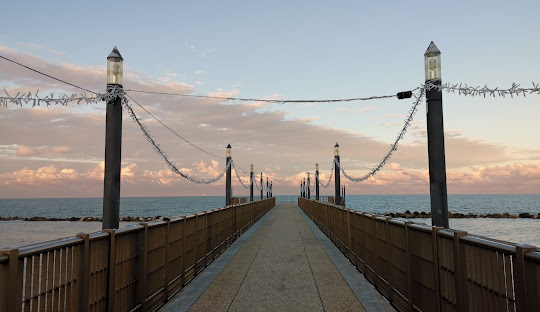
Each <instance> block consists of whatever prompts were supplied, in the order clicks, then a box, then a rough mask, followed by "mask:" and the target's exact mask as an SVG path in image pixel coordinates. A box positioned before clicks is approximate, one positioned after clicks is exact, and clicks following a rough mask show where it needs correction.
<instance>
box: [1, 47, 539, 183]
mask: <svg viewBox="0 0 540 312" xmlns="http://www.w3.org/2000/svg"><path fill="white" fill-rule="evenodd" d="M0 58H1V59H4V60H6V61H9V62H12V63H15V64H17V65H19V66H22V67H25V68H27V69H29V70H32V71H34V72H36V73H39V74H41V75H45V76H47V77H49V78H52V79H54V80H57V81H59V82H62V83H65V84H67V85H70V86H73V87H76V88H79V89H81V90H84V91H85V93H79V94H75V93H73V94H60V95H58V96H55V94H54V93H50V94H48V95H45V96H41V95H40V94H39V91H37V92H22V93H21V92H18V93H16V94H10V93H9V92H8V91H7V90H5V89H4V90H3V93H0V107H7V106H8V105H9V104H13V105H15V106H21V107H22V106H23V105H28V104H31V105H32V107H42V106H45V107H50V106H56V105H62V106H66V105H68V104H69V103H76V104H77V105H80V104H81V103H82V104H97V103H99V102H103V101H104V102H110V101H112V100H114V99H116V98H118V97H120V98H121V99H122V104H123V106H124V107H125V108H126V109H127V111H128V113H129V115H130V116H131V118H132V120H133V122H135V123H136V124H137V125H138V127H139V128H140V130H141V132H142V134H143V135H144V137H145V138H146V140H147V141H148V143H150V145H151V146H152V148H153V149H154V151H155V152H156V154H157V155H158V156H160V157H161V158H162V159H163V160H164V161H165V164H166V165H167V167H168V168H169V169H170V170H171V171H172V172H174V173H176V174H178V175H179V176H180V177H182V178H184V179H186V180H187V181H189V182H192V183H195V184H212V183H215V182H217V181H219V180H220V179H222V178H223V176H224V175H225V173H226V172H227V170H229V168H231V167H232V169H235V173H236V177H237V179H238V181H239V182H240V184H241V185H242V186H243V187H244V188H249V187H250V186H251V185H252V184H255V187H256V188H257V189H258V190H259V191H261V190H264V189H265V187H264V183H261V186H260V187H259V185H258V183H257V182H256V181H255V182H254V181H252V180H251V179H250V182H249V183H248V184H245V183H244V181H243V180H242V178H241V177H240V175H239V173H238V169H237V168H239V167H237V166H236V165H235V163H234V161H232V160H231V161H229V162H227V164H226V166H225V168H224V170H223V171H221V172H220V173H219V174H218V175H217V176H215V177H212V178H207V179H205V178H196V177H194V176H191V175H189V174H188V173H187V172H185V170H182V169H178V167H177V166H176V165H175V164H174V163H173V162H172V161H171V160H170V159H169V157H168V156H167V154H166V153H165V152H164V150H163V149H162V147H161V146H160V145H159V144H158V143H157V142H156V140H155V139H154V138H153V137H152V135H151V134H150V132H149V130H148V128H147V127H146V126H145V125H144V124H143V122H142V120H141V119H140V118H139V117H138V116H137V115H136V113H135V111H134V110H133V106H132V104H131V103H130V101H129V100H128V98H129V99H131V100H132V101H133V102H134V103H135V104H136V105H137V106H139V107H140V108H142V109H143V110H144V111H145V112H147V113H148V114H150V116H151V117H152V118H154V119H155V120H157V121H158V122H159V123H160V124H161V125H162V126H164V127H165V128H167V129H168V130H169V131H171V132H172V133H173V134H175V135H176V136H178V137H180V138H181V139H182V140H184V141H185V142H187V143H189V144H190V145H192V146H193V147H194V148H197V149H199V150H200V151H202V152H204V153H206V154H208V155H210V156H213V157H216V158H224V157H221V156H218V155H215V154H213V153H210V152H208V151H206V150H204V149H202V148H200V147H199V146H197V145H195V144H193V143H192V142H190V141H189V140H187V139H185V138H184V137H183V136H181V135H180V134H178V133H177V132H176V131H174V130H173V129H172V128H170V127H169V126H168V125H166V124H165V123H164V122H162V121H161V120H159V119H158V118H157V117H156V116H155V115H153V114H152V113H150V112H149V111H148V110H147V109H145V108H144V106H142V105H141V104H139V103H138V102H137V101H135V100H134V99H133V98H132V97H131V96H130V95H129V92H133V93H146V94H160V95H171V96H183V97H194V98H210V99H219V100H221V101H242V102H267V103H279V104H287V103H337V102H352V101H369V100H378V99H388V98H397V99H406V98H410V97H413V98H414V101H413V104H412V107H411V108H410V109H409V113H408V115H407V117H406V119H405V120H404V124H403V127H402V128H401V130H400V131H399V132H398V134H397V137H396V140H395V141H394V142H393V143H392V144H391V145H390V148H389V150H388V152H387V153H386V154H385V155H384V156H383V157H382V159H381V161H380V162H379V163H378V164H377V165H375V166H374V167H373V168H372V169H371V170H370V171H368V173H366V174H365V175H363V176H360V177H354V176H351V175H350V174H348V173H347V171H346V170H345V169H344V168H343V167H342V164H341V163H340V162H338V161H336V160H335V161H334V162H333V163H332V167H331V171H330V174H329V179H328V182H327V183H321V182H320V181H319V177H318V176H317V177H316V181H319V184H320V186H322V187H323V188H327V187H328V186H329V185H330V182H331V180H332V176H333V174H332V173H333V171H334V166H335V167H337V168H338V169H339V170H340V171H341V173H343V175H344V176H345V177H346V178H347V179H348V180H350V181H351V182H355V183H358V182H362V181H365V180H367V179H370V178H371V177H373V176H374V175H376V174H377V172H379V171H380V170H381V169H382V168H383V167H384V166H385V164H386V163H387V162H388V160H389V159H390V158H391V156H392V154H393V152H395V151H396V150H397V148H398V143H399V142H400V141H401V140H402V139H403V138H404V137H405V134H406V133H407V130H408V128H409V126H410V125H411V122H412V120H413V118H414V115H415V114H416V112H417V110H418V106H419V104H420V102H421V100H422V99H423V98H424V95H425V93H426V92H427V91H430V90H438V91H441V92H443V91H444V92H447V93H454V94H458V95H463V96H472V97H475V96H482V97H503V98H505V97H508V96H510V97H511V98H514V96H523V97H526V96H527V95H531V94H534V95H540V84H538V83H535V82H532V87H521V85H520V84H516V83H512V85H511V87H509V88H498V87H497V88H489V87H488V86H487V85H485V86H483V87H473V86H469V85H467V84H463V83H457V84H452V83H445V84H437V83H433V82H430V81H428V82H426V83H425V84H421V85H420V86H419V87H417V88H415V89H413V90H411V91H405V92H398V93H397V94H392V95H380V96H370V97H354V98H343V99H326V100H287V99H264V98H240V97H219V96H204V95H192V94H181V93H166V92H155V91H143V90H131V89H127V90H123V89H122V88H119V87H117V86H108V88H107V90H106V92H104V93H97V92H94V91H91V90H88V89H86V88H83V87H80V86H77V85H74V84H72V83H69V82H67V81H64V80H62V79H59V78H56V77H53V76H51V75H48V74H46V73H43V72H40V71H38V70H35V69H33V68H31V67H28V66H26V65H24V64H21V63H18V62H15V61H13V60H11V59H9V58H6V57H4V56H1V55H0ZM86 92H87V93H86ZM239 169H240V170H242V169H241V168H239ZM242 171H243V170H242ZM243 172H244V173H246V172H245V171H243ZM253 180H256V179H253ZM308 187H309V188H310V189H311V185H310V186H308ZM268 189H269V187H267V190H268Z"/></svg>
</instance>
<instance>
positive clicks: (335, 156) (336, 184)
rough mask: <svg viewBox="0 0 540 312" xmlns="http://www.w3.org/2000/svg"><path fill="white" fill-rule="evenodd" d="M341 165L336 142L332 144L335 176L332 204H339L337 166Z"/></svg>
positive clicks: (339, 191)
mask: <svg viewBox="0 0 540 312" xmlns="http://www.w3.org/2000/svg"><path fill="white" fill-rule="evenodd" d="M338 164H340V165H339V166H341V163H340V157H339V144H338V143H337V142H336V145H334V166H335V167H334V171H335V174H336V177H335V179H334V180H335V181H334V182H335V186H334V204H336V205H341V184H340V183H341V181H340V180H341V179H340V177H341V174H340V172H339V166H338Z"/></svg>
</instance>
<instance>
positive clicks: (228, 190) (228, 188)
mask: <svg viewBox="0 0 540 312" xmlns="http://www.w3.org/2000/svg"><path fill="white" fill-rule="evenodd" d="M226 155H227V157H226V159H227V164H226V165H227V166H228V167H227V176H226V177H225V206H229V205H230V204H231V203H232V187H231V173H232V164H231V144H229V145H227V152H226Z"/></svg>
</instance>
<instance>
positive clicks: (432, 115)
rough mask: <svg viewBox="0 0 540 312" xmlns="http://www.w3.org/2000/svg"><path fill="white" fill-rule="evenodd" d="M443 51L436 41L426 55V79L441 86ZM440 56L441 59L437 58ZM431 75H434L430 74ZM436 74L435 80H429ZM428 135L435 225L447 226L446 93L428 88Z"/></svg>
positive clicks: (433, 223)
mask: <svg viewBox="0 0 540 312" xmlns="http://www.w3.org/2000/svg"><path fill="white" fill-rule="evenodd" d="M440 53H441V52H440V51H439V49H438V48H437V46H435V44H434V43H433V42H431V44H430V45H429V47H428V49H427V51H426V53H425V54H424V56H425V57H426V82H429V83H431V84H434V85H441V79H440V77H437V76H439V75H440V72H437V66H439V70H440V64H437V61H439V63H440ZM437 57H438V58H437ZM428 73H429V75H431V76H428ZM431 77H434V79H428V78H431ZM426 102H427V103H426V111H427V136H428V157H429V191H430V199H431V219H432V225H433V226H440V227H444V228H445V229H447V228H448V227H449V224H448V194H447V188H446V160H445V149H444V125H443V108H442V92H441V90H438V89H431V90H428V91H426Z"/></svg>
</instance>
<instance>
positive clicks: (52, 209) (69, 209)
mask: <svg viewBox="0 0 540 312" xmlns="http://www.w3.org/2000/svg"><path fill="white" fill-rule="evenodd" d="M296 200H297V197H296V196H295V195H285V196H279V195H278V196H276V201H277V202H278V203H279V202H281V201H293V202H295V201H296ZM224 205H225V198H224V196H192V197H190V196H182V197H123V198H121V200H120V217H128V216H129V217H160V216H161V217H177V216H182V215H189V214H193V213H197V212H202V211H205V210H212V209H215V208H220V207H223V206H224ZM346 205H347V208H351V209H355V210H359V211H365V212H372V213H378V214H383V213H385V212H394V213H402V212H405V211H407V210H409V211H410V212H415V211H417V212H429V211H430V199H429V195H347V197H346ZM102 207H103V201H102V199H101V198H39V199H38V198H36V199H0V217H4V218H6V217H15V216H16V217H19V218H32V217H45V218H71V217H76V218H81V217H98V218H100V217H101V215H102V209H103V208H102ZM448 209H449V211H450V212H452V213H462V214H468V213H473V214H482V215H485V214H494V213H499V214H503V213H509V214H516V215H518V214H519V213H523V212H527V213H530V214H540V194H507V195H504V194H496V195H491V194H490V195H484V194H474V195H472V194H461V195H460V194H450V195H448ZM404 220H409V221H413V222H416V223H422V224H427V225H431V222H430V221H431V219H404ZM449 222H450V228H452V229H456V230H464V231H467V232H469V233H472V234H475V235H480V236H485V237H489V238H494V239H498V240H503V241H508V242H512V243H520V244H530V245H534V246H539V247H540V219H521V218H517V219H490V218H471V219H454V218H451V219H450V220H449ZM130 224H136V222H120V227H124V226H128V225H130ZM100 230H101V222H79V221H20V220H17V221H0V249H5V248H17V247H21V246H25V245H29V244H33V243H39V242H43V241H47V240H53V239H57V238H63V237H69V236H74V235H76V234H77V233H93V232H96V231H100Z"/></svg>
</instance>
